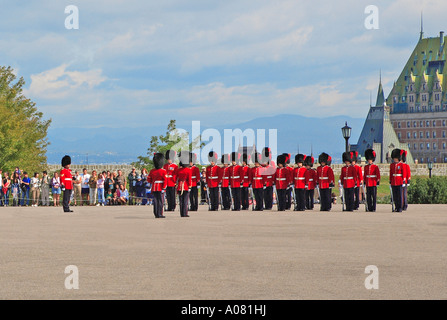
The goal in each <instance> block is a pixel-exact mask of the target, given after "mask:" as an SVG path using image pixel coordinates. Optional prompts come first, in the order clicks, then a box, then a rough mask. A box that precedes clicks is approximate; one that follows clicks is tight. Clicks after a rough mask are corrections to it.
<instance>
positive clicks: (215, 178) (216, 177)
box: [208, 177, 219, 179]
mask: <svg viewBox="0 0 447 320" xmlns="http://www.w3.org/2000/svg"><path fill="white" fill-rule="evenodd" d="M208 179H219V177H209V178H208Z"/></svg>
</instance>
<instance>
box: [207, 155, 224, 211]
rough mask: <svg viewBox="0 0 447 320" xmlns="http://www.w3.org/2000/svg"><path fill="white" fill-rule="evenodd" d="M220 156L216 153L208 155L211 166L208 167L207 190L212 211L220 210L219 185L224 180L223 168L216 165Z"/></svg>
mask: <svg viewBox="0 0 447 320" xmlns="http://www.w3.org/2000/svg"><path fill="white" fill-rule="evenodd" d="M217 159H218V155H217V153H216V152H214V151H210V153H209V154H208V161H209V163H210V165H209V166H207V167H206V188H207V189H208V192H209V196H210V202H211V206H210V207H211V208H210V211H218V210H219V185H220V182H221V179H222V172H221V168H220V167H219V166H217V165H216V163H217Z"/></svg>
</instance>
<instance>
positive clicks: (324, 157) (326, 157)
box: [318, 152, 329, 165]
mask: <svg viewBox="0 0 447 320" xmlns="http://www.w3.org/2000/svg"><path fill="white" fill-rule="evenodd" d="M328 161H329V155H328V154H327V153H324V152H323V153H322V154H320V156H319V157H318V163H320V164H321V163H323V162H324V163H326V164H327V165H329V163H328Z"/></svg>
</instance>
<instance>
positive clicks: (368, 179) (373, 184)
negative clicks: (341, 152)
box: [363, 149, 380, 212]
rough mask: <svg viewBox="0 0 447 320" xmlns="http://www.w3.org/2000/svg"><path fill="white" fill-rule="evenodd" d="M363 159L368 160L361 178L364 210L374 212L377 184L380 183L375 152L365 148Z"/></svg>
mask: <svg viewBox="0 0 447 320" xmlns="http://www.w3.org/2000/svg"><path fill="white" fill-rule="evenodd" d="M365 159H366V161H367V162H368V164H367V165H365V167H364V168H363V178H364V179H363V180H364V185H365V187H366V211H368V212H375V211H376V203H377V186H378V185H379V184H380V170H379V167H378V166H377V165H375V164H374V161H376V152H375V151H374V150H373V149H367V150H365Z"/></svg>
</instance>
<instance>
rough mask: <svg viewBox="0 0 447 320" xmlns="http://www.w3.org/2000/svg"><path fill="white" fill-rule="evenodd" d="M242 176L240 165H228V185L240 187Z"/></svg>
mask: <svg viewBox="0 0 447 320" xmlns="http://www.w3.org/2000/svg"><path fill="white" fill-rule="evenodd" d="M243 178H244V177H243V172H242V167H241V166H238V165H235V166H231V167H230V186H231V187H232V188H240V187H241V183H242V181H243Z"/></svg>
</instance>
